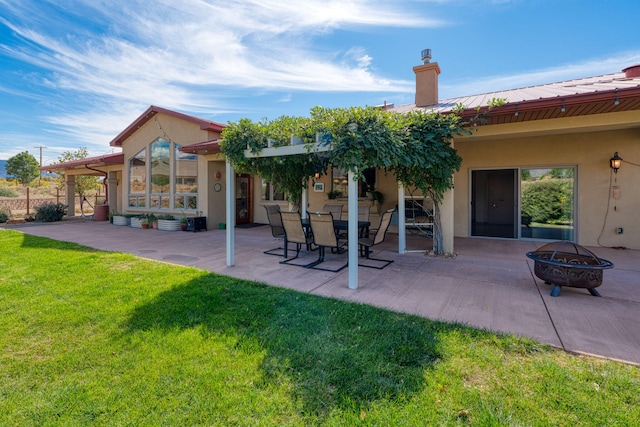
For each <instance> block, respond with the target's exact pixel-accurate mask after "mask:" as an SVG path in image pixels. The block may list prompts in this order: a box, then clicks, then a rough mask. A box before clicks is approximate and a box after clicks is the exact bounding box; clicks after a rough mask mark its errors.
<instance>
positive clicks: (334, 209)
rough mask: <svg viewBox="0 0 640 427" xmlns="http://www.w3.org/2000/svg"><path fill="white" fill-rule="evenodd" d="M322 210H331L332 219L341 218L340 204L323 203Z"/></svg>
mask: <svg viewBox="0 0 640 427" xmlns="http://www.w3.org/2000/svg"><path fill="white" fill-rule="evenodd" d="M322 212H331V214H332V215H333V219H342V205H324V207H323V208H322Z"/></svg>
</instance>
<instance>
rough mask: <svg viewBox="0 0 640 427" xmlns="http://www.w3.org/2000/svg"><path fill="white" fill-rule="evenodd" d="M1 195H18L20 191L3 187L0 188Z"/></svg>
mask: <svg viewBox="0 0 640 427" xmlns="http://www.w3.org/2000/svg"><path fill="white" fill-rule="evenodd" d="M0 197H18V193H16V192H15V191H13V190H12V189H10V188H6V187H1V188H0Z"/></svg>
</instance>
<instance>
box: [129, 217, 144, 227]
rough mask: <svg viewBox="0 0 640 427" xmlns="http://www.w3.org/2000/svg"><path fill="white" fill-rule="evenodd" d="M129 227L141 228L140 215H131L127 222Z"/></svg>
mask: <svg viewBox="0 0 640 427" xmlns="http://www.w3.org/2000/svg"><path fill="white" fill-rule="evenodd" d="M129 227H131V228H142V217H141V216H132V217H131V221H130V222H129Z"/></svg>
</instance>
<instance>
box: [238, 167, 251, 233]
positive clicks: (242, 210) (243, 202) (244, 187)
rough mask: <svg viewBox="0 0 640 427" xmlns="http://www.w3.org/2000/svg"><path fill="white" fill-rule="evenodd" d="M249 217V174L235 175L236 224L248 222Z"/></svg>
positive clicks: (249, 220)
mask: <svg viewBox="0 0 640 427" xmlns="http://www.w3.org/2000/svg"><path fill="white" fill-rule="evenodd" d="M251 219H252V206H251V176H250V175H247V174H242V175H236V225H237V224H247V223H250V222H251Z"/></svg>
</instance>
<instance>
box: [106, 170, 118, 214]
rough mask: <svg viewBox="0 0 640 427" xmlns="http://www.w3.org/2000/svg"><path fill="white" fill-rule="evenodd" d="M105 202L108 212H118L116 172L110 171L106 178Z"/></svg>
mask: <svg viewBox="0 0 640 427" xmlns="http://www.w3.org/2000/svg"><path fill="white" fill-rule="evenodd" d="M107 200H108V201H109V202H108V203H109V212H114V213H115V212H118V211H119V209H118V203H119V201H118V172H114V171H111V172H109V174H108V178H107Z"/></svg>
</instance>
